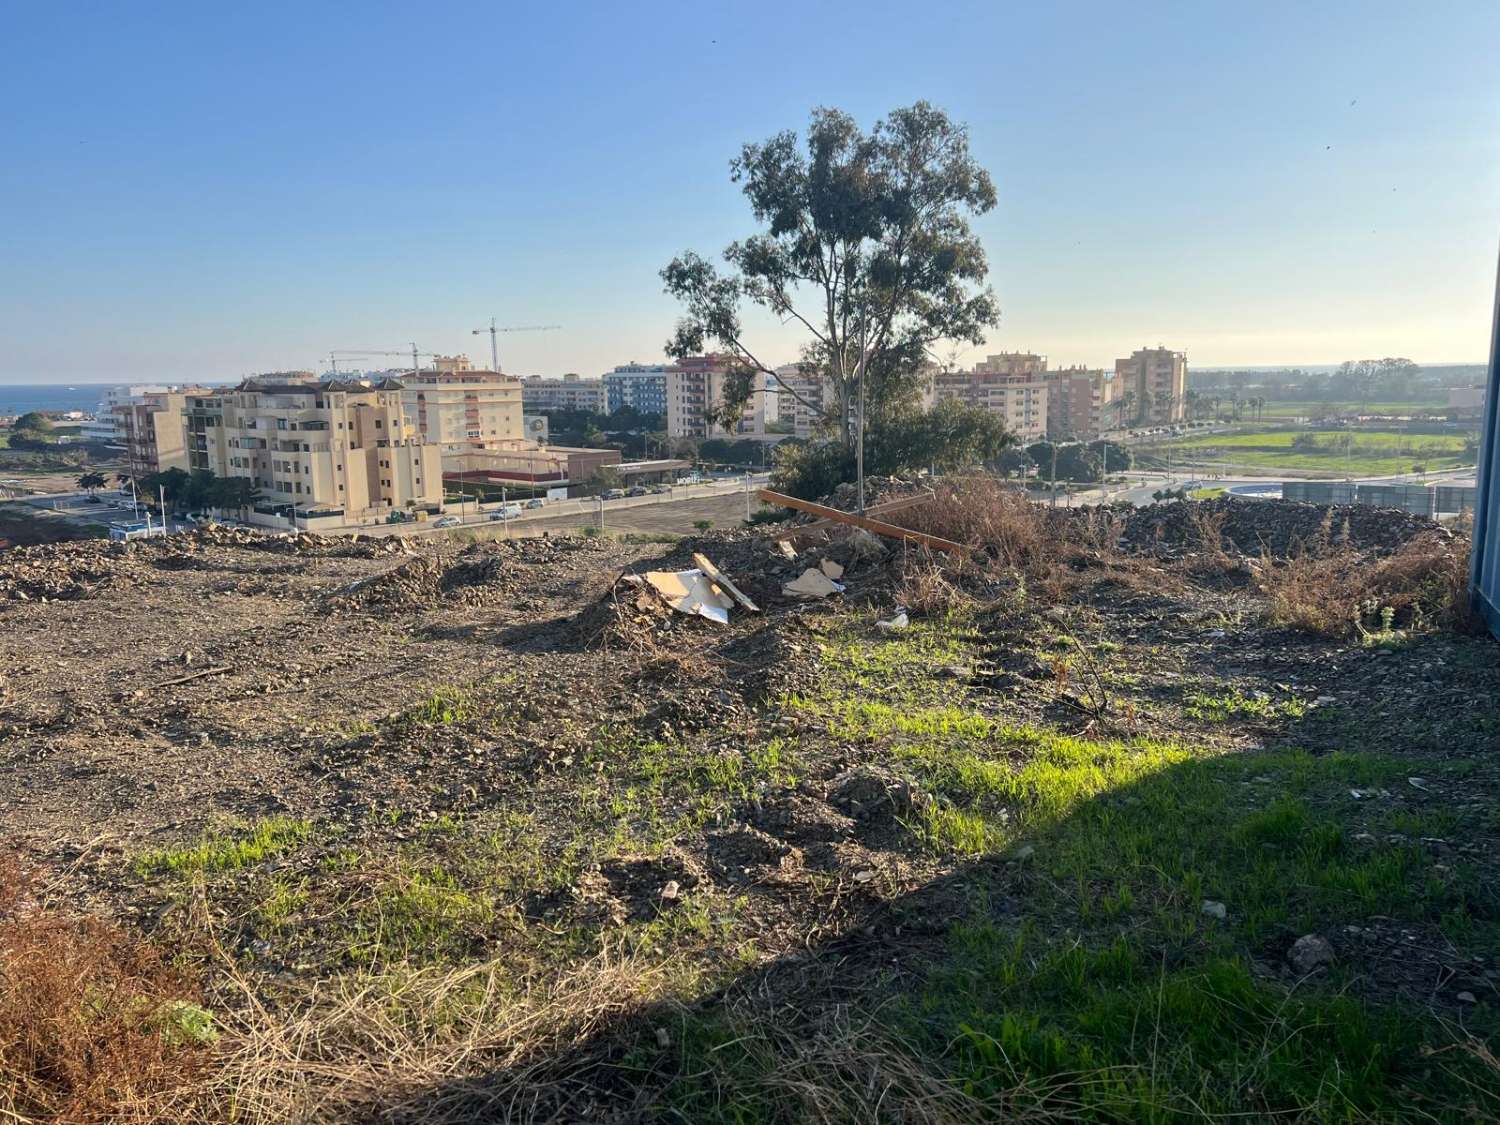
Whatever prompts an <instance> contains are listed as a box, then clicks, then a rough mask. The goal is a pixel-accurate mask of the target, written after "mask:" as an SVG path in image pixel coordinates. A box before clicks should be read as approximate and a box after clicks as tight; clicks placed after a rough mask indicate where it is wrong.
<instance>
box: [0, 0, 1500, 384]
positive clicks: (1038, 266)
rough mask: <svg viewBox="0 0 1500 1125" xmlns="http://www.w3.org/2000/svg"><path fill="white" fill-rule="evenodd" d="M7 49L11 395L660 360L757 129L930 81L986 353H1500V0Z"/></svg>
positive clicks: (640, 24) (1, 367)
mask: <svg viewBox="0 0 1500 1125" xmlns="http://www.w3.org/2000/svg"><path fill="white" fill-rule="evenodd" d="M0 42H3V43H4V44H5V65H4V67H3V68H0V381H5V382H80V381H85V380H88V381H107V380H122V379H138V378H158V379H186V378H193V377H198V378H232V377H235V376H237V375H240V374H244V373H246V372H251V371H258V370H267V369H278V368H293V367H299V368H300V367H313V366H315V365H317V364H318V363H319V360H320V357H321V356H324V355H326V353H327V352H328V350H329V349H330V348H354V347H391V348H397V347H404V346H408V341H412V340H415V341H416V342H417V343H418V344H419V345H420V346H421V347H422V349H423V350H425V351H439V352H452V351H459V350H468V351H469V352H470V354H472V355H474V356H475V358H476V359H478V358H481V357H484V358H487V356H488V342H487V341H485V340H483V339H482V338H473V337H471V336H470V335H469V329H471V328H473V327H476V326H478V325H480V324H484V323H487V320H488V318H489V317H490V316H491V315H494V316H496V317H498V318H499V321H500V323H502V324H535V323H548V324H550V323H556V324H560V325H563V326H564V330H563V331H560V332H549V333H537V334H530V335H528V334H517V335H513V336H509V337H504V336H502V337H501V341H502V345H503V350H502V353H501V357H502V366H504V367H505V368H506V369H507V370H514V371H517V372H519V373H523V374H529V373H558V372H562V371H570V370H576V371H580V372H584V373H586V374H598V373H600V372H602V371H604V370H607V369H608V368H609V367H610V366H612V365H613V364H615V363H620V362H625V361H627V360H631V359H637V360H641V361H650V360H656V359H659V358H660V357H661V349H662V345H663V343H664V341H665V340H666V338H667V335H668V333H669V331H670V328H671V324H672V321H673V319H674V316H675V310H674V306H673V304H672V303H671V302H670V301H669V300H668V299H667V298H666V297H665V296H663V295H662V293H661V286H660V282H659V280H658V278H657V271H658V270H659V269H660V268H661V266H662V265H663V264H664V263H665V262H666V261H667V260H668V259H670V258H671V257H672V255H674V254H676V253H678V252H680V251H682V250H684V249H687V248H694V249H698V250H700V251H703V252H712V253H714V254H717V253H718V252H719V251H720V250H721V249H722V248H723V246H724V245H726V244H727V243H728V242H730V241H731V240H732V239H734V238H736V237H740V236H742V235H744V234H746V233H748V232H749V231H750V229H751V226H752V224H751V220H750V216H749V212H748V208H747V207H746V205H745V202H744V200H743V198H742V197H741V196H740V195H739V193H738V190H737V189H736V188H735V187H734V186H733V185H732V184H731V183H730V182H729V178H728V174H727V163H728V161H729V159H730V157H731V156H732V155H733V154H734V152H735V151H736V149H737V147H738V146H739V145H740V144H741V143H742V142H744V141H747V140H759V139H763V138H764V137H766V136H769V135H770V134H772V133H773V132H775V131H777V130H779V129H782V128H787V127H797V128H800V127H801V126H802V125H803V124H804V123H805V121H806V117H807V113H808V110H809V109H810V108H811V107H813V106H815V105H820V104H824V105H833V106H838V107H840V108H843V109H845V110H847V111H849V112H851V113H853V114H854V115H855V116H857V117H858V118H860V119H861V120H862V121H864V122H866V123H869V122H871V121H873V120H874V119H875V118H876V117H878V116H880V115H881V114H883V113H884V112H885V111H886V110H888V109H890V108H892V107H894V106H896V105H900V104H907V103H910V102H911V101H914V100H916V99H918V98H926V99H928V100H930V101H933V102H935V103H937V104H939V105H941V106H943V107H944V108H946V109H947V110H948V111H949V112H950V113H951V114H952V115H953V116H954V117H956V118H958V119H960V120H962V121H966V122H967V123H968V124H969V126H970V128H971V131H972V138H973V148H974V151H975V154H976V155H977V156H978V158H979V159H980V160H981V161H982V162H983V163H984V164H985V165H986V166H987V167H988V168H989V169H990V171H991V173H992V174H993V176H994V178H995V181H996V184H997V187H998V190H999V196H1000V205H999V206H998V207H997V208H996V210H995V211H993V212H992V213H990V214H989V215H987V216H985V217H984V218H983V219H981V220H980V221H979V224H978V227H979V230H980V233H981V234H982V236H983V238H984V241H985V244H986V246H987V248H988V251H989V256H990V262H991V280H992V283H993V285H994V288H995V290H996V292H997V294H998V295H999V297H1000V301H1001V305H1002V307H1003V309H1004V317H1003V320H1002V324H1001V327H1000V328H999V329H998V331H996V332H995V333H994V334H993V335H992V336H991V339H990V342H989V344H990V349H991V350H999V349H1001V348H1028V349H1033V350H1037V351H1043V352H1046V353H1048V354H1049V355H1050V356H1051V357H1052V359H1053V361H1054V362H1055V363H1071V362H1083V363H1089V364H1094V365H1103V364H1107V363H1109V362H1111V361H1112V360H1113V359H1114V357H1115V356H1117V355H1124V354H1128V353H1129V351H1130V350H1131V349H1132V348H1134V347H1139V346H1141V345H1143V344H1147V343H1149V344H1152V345H1154V344H1157V343H1164V344H1167V345H1168V346H1171V347H1176V348H1182V349H1185V350H1186V351H1187V352H1188V355H1189V359H1190V362H1192V363H1195V364H1198V365H1202V366H1216V365H1225V364H1240V363H1243V364H1278V363H1298V362H1302V363H1334V362H1338V361H1340V360H1343V359H1349V358H1358V357H1362V356H1380V355H1387V354H1399V355H1409V356H1411V357H1413V358H1415V359H1417V360H1418V361H1419V362H1423V361H1425V362H1434V363H1435V362H1467V361H1478V360H1480V359H1482V358H1483V356H1484V355H1485V353H1486V349H1487V346H1488V341H1489V332H1490V322H1491V315H1492V304H1491V302H1492V300H1493V292H1494V282H1495V266H1496V251H1497V237H1500V71H1497V69H1496V66H1495V60H1494V52H1495V51H1496V49H1497V47H1500V3H1497V2H1496V0H1470V2H1445V0H1423V2H1415V0H1401V2H1397V3H1383V2H1370V0H1363V2H1358V3H1338V2H1330V0H1315V2H1312V3H1309V2H1306V0H1301V2H1298V3H1289V4H1280V3H1265V2H1257V3H1250V4H1245V3H1227V2H1221V0H1194V2H1188V3H1181V4H1158V3H1151V2H1147V0H1137V2H1135V3H1119V2H1110V3H1066V2H1063V3H1049V4H1032V3H1025V4H1021V3H1007V2H1002V0H983V2H976V3H965V4H950V3H944V2H942V0H928V2H925V3H910V2H907V3H900V4H894V3H891V4H887V3H883V2H863V3H860V4H852V3H848V4H832V3H820V2H818V0H801V2H799V3H789V4H781V3H779V2H771V0H761V2H759V3H755V4H748V3H746V4H726V3H713V2H703V0H700V2H698V3H683V4H662V3H653V2H651V0H643V2H640V3H635V4H618V3H607V4H606V3H598V4H595V3H553V4H547V5H531V4H496V3H493V2H490V3H447V2H443V0H433V2H429V3H422V4H417V3H411V2H407V3H402V4H374V3H358V4H355V3H345V4H331V3H320V2H317V0H313V2H299V3H295V4H293V3H279V2H259V3H253V4H235V5H225V4H213V3H208V4H205V3H203V2H202V0H195V2H194V3H191V4H188V3H175V2H159V3H151V2H148V3H132V4H124V3H104V2H97V3H90V4H68V3H56V4H48V3H43V2H41V0H0ZM781 333H782V330H781V329H779V328H777V327H776V326H774V325H771V324H768V323H765V324H760V325H759V326H758V328H757V343H758V344H759V346H761V347H762V348H764V349H766V350H767V351H770V352H772V353H777V352H780V353H782V354H784V356H785V358H787V359H791V358H794V349H795V343H796V341H795V338H794V337H792V336H791V335H790V334H788V335H786V336H785V337H784V338H781ZM391 362H392V363H398V362H399V361H396V360H393V361H391ZM382 365H383V364H382Z"/></svg>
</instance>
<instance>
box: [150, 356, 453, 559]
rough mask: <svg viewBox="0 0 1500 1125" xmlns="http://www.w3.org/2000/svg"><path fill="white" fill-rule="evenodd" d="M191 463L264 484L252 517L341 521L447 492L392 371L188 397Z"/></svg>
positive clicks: (318, 523) (184, 422)
mask: <svg viewBox="0 0 1500 1125" xmlns="http://www.w3.org/2000/svg"><path fill="white" fill-rule="evenodd" d="M179 426H180V428H181V430H182V432H183V433H184V435H185V438H186V445H187V451H188V465H187V467H188V468H193V469H207V470H209V471H210V472H212V473H214V474H215V475H217V476H222V477H244V478H246V479H248V480H250V481H252V482H253V484H254V485H255V487H256V488H257V489H258V490H259V491H260V493H261V497H262V499H261V502H260V503H259V504H257V505H256V507H255V509H254V510H253V512H251V513H249V518H250V521H251V522H252V523H268V524H273V525H276V526H282V525H283V524H284V523H285V522H286V520H287V518H288V513H289V512H290V513H293V515H294V517H295V521H296V523H297V525H298V526H306V527H311V528H314V529H317V528H337V527H342V526H346V525H357V524H360V523H367V522H370V521H372V520H378V519H382V518H384V517H385V516H386V515H387V514H389V513H390V512H391V511H392V510H393V509H404V508H410V507H423V508H434V507H436V506H438V505H441V503H442V500H443V469H442V453H441V450H440V449H439V448H438V446H437V445H435V444H427V443H426V442H424V441H423V440H422V438H421V436H420V435H419V434H418V433H417V431H416V428H415V427H414V426H413V425H412V424H411V423H410V422H409V421H408V420H407V417H406V411H405V407H404V403H403V388H402V386H401V384H400V383H399V382H398V381H396V380H384V381H382V382H379V383H375V384H370V383H363V382H345V383H319V382H316V381H297V382H291V381H286V382H276V381H261V380H256V379H249V380H246V381H245V382H244V383H242V384H241V385H240V386H238V387H236V388H234V389H233V390H223V391H205V392H202V393H199V394H196V395H188V396H186V402H185V411H184V413H183V414H181V415H180V416H179Z"/></svg>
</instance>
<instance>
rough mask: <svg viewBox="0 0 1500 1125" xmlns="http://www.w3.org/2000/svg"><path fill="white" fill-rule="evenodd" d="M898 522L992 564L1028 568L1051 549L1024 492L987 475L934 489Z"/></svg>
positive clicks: (1037, 510)
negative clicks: (974, 551) (976, 552)
mask: <svg viewBox="0 0 1500 1125" xmlns="http://www.w3.org/2000/svg"><path fill="white" fill-rule="evenodd" d="M900 517H901V518H900V522H902V523H905V524H906V525H907V526H909V527H911V528H913V529H915V530H917V531H925V532H927V533H928V534H931V535H939V536H942V537H943V538H945V539H952V540H955V541H956V542H959V543H964V544H967V545H968V546H971V547H976V548H980V549H983V550H985V551H986V552H988V553H989V554H990V555H992V556H993V557H994V559H995V561H996V562H998V563H1000V564H1002V565H1003V566H1009V567H1015V568H1016V569H1018V570H1033V569H1037V568H1039V567H1041V566H1043V565H1044V564H1045V563H1047V561H1048V560H1049V559H1050V557H1051V555H1052V551H1053V547H1054V546H1055V541H1054V540H1053V538H1052V536H1051V534H1050V532H1049V528H1048V519H1047V513H1046V511H1045V510H1044V509H1042V508H1041V507H1039V506H1038V505H1036V504H1034V503H1032V502H1031V500H1030V499H1029V498H1028V497H1027V495H1026V493H1025V492H1023V491H1021V490H1020V489H1017V488H1015V487H1013V486H1011V485H1008V484H1005V483H1004V482H1002V481H998V480H996V479H995V478H993V477H983V476H981V477H969V478H964V479H962V480H958V481H954V482H952V483H944V484H942V485H940V486H939V487H938V488H937V489H936V490H935V492H934V495H933V498H932V499H931V500H930V501H928V502H927V503H926V504H923V505H922V506H921V507H918V508H913V509H910V510H909V511H905V512H902V513H900Z"/></svg>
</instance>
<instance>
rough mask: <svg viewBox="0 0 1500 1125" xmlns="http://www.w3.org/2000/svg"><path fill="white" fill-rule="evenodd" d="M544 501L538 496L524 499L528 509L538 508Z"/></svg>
mask: <svg viewBox="0 0 1500 1125" xmlns="http://www.w3.org/2000/svg"><path fill="white" fill-rule="evenodd" d="M545 503H546V501H545V500H543V499H542V498H541V497H540V496H534V497H532V498H531V499H530V500H528V501H526V507H527V508H530V509H535V508H540V507H541V506H542V505H544V504H545Z"/></svg>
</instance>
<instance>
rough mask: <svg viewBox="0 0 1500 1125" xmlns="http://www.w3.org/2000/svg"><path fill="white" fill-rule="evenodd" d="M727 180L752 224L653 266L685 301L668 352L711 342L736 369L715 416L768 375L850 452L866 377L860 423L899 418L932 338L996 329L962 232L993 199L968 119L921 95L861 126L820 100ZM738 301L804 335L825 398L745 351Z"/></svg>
mask: <svg viewBox="0 0 1500 1125" xmlns="http://www.w3.org/2000/svg"><path fill="white" fill-rule="evenodd" d="M730 175H731V179H732V180H733V181H734V182H736V183H739V184H741V185H742V189H743V191H744V194H745V197H746V199H748V200H749V202H750V209H751V213H752V214H753V216H754V218H755V220H756V221H757V222H758V223H759V224H760V225H761V227H762V229H761V230H760V231H759V232H757V233H755V234H753V235H751V236H749V237H747V238H745V239H743V240H741V241H738V242H734V243H732V244H731V245H730V246H729V247H728V249H726V250H725V251H724V260H725V262H726V264H727V267H728V269H727V270H725V271H721V270H720V269H719V267H717V266H715V265H714V264H713V263H712V262H710V261H709V260H708V259H706V258H704V257H702V256H701V255H699V254H697V253H694V252H691V251H689V252H687V253H685V254H683V255H682V256H680V257H678V258H674V259H673V260H672V262H671V263H669V264H668V265H667V267H666V268H665V269H663V270H662V274H661V276H662V280H663V282H664V283H665V286H666V291H667V292H668V293H669V294H671V295H672V296H674V297H676V298H677V299H678V300H679V301H681V302H682V305H683V316H682V319H681V320H680V321H679V322H678V325H677V329H676V331H675V333H674V334H673V336H672V338H671V340H670V341H669V342H668V344H667V351H668V353H669V354H671V355H673V356H677V357H682V356H686V355H691V354H695V353H700V352H703V351H705V350H708V349H710V348H711V349H713V350H715V351H717V352H720V353H723V354H726V355H727V356H728V357H729V360H730V362H731V364H732V367H731V375H730V378H729V381H728V385H727V388H726V392H725V395H724V402H723V404H722V406H721V407H720V408H719V409H718V410H717V417H716V419H715V420H716V421H718V422H720V423H721V424H726V425H727V424H728V423H729V422H730V421H732V420H733V419H735V418H737V417H738V416H739V414H740V413H741V411H742V410H743V409H744V406H745V404H746V403H747V402H748V401H749V398H750V396H751V395H752V394H753V393H756V389H757V388H756V383H757V382H758V381H759V378H758V377H759V376H762V375H770V376H772V377H773V378H774V379H776V380H777V381H778V382H779V383H780V385H781V387H782V388H783V389H784V390H785V392H786V393H788V394H790V395H792V397H794V398H797V399H799V400H800V401H801V402H802V403H803V405H804V406H806V407H808V408H809V409H810V410H812V411H814V412H815V414H817V415H818V416H819V417H821V419H822V420H823V422H824V424H825V425H826V426H827V427H828V428H829V429H830V430H832V431H833V432H834V433H836V434H837V435H838V437H839V440H840V444H841V445H842V446H843V447H844V449H845V450H846V451H849V450H852V449H853V448H854V445H855V429H856V421H855V417H854V411H853V406H854V403H855V400H856V398H857V395H858V391H859V386H860V381H861V379H863V380H864V393H865V399H866V409H867V417H869V418H872V419H873V418H875V417H879V416H881V415H892V414H895V413H902V412H910V411H912V410H913V409H915V407H916V404H917V401H918V399H919V396H920V391H921V387H922V380H923V378H924V376H923V374H922V368H923V365H924V364H925V362H926V360H927V356H928V355H929V353H930V350H931V348H932V346H933V345H934V344H935V343H936V342H938V341H940V340H945V339H947V340H955V341H966V342H969V343H974V344H979V343H982V342H983V341H984V331H985V329H987V328H989V327H992V326H993V325H995V324H996V323H998V321H999V310H998V307H997V306H996V303H995V299H994V296H993V294H992V293H991V292H990V290H989V289H988V288H985V287H984V280H985V277H986V275H987V273H988V269H989V267H988V263H987V261H986V259H985V254H984V248H983V247H982V246H981V245H980V242H979V239H978V237H977V236H975V234H974V233H973V231H972V230H971V229H970V227H969V217H970V216H972V215H978V214H982V213H983V212H985V211H988V210H989V209H990V208H992V207H993V206H994V205H995V187H994V184H993V183H992V182H991V180H990V176H989V173H987V172H986V171H985V170H984V169H983V168H981V167H980V166H979V165H978V164H977V163H976V162H975V161H974V159H973V158H972V157H971V156H970V155H969V138H968V132H967V130H966V129H965V127H964V126H962V125H959V124H955V123H954V122H953V121H951V120H950V119H949V118H948V115H947V114H946V113H944V112H943V111H942V110H940V109H938V108H936V107H934V106H932V105H930V104H928V103H927V102H917V103H916V104H914V105H911V106H908V107H906V108H903V109H897V110H893V111H892V112H891V113H890V114H889V115H887V116H886V117H885V118H884V119H883V120H881V121H878V122H876V123H875V125H874V127H873V128H871V129H870V130H869V132H865V131H863V130H862V129H861V128H860V127H859V125H858V124H857V123H856V122H855V121H854V119H853V118H852V117H850V116H849V115H848V114H845V113H842V112H840V111H838V110H835V109H817V110H815V111H814V112H813V114H812V120H811V122H810V124H809V126H808V129H807V134H806V137H805V139H799V137H798V136H797V134H796V133H795V132H793V131H790V130H788V131H785V132H782V133H778V134H776V135H775V136H774V137H772V138H770V139H769V140H767V141H765V142H762V143H759V144H754V143H752V144H747V145H745V146H744V148H743V149H742V150H741V151H740V155H739V156H737V157H736V158H735V159H734V160H733V161H732V162H731V164H730ZM747 304H748V305H757V306H760V307H761V308H763V309H766V310H768V311H769V312H771V313H772V314H773V315H774V316H776V317H777V318H778V319H779V320H781V321H782V322H783V323H792V324H796V325H798V326H799V327H800V328H801V329H802V330H803V331H804V333H805V336H806V339H805V342H804V344H803V346H802V348H801V357H800V364H799V366H800V368H801V370H802V372H803V373H804V374H807V375H810V376H813V377H815V378H819V379H821V380H823V381H824V384H825V385H826V386H827V388H828V390H829V391H830V393H829V394H828V395H826V396H810V395H807V394H806V393H805V391H804V390H803V389H802V388H800V387H799V386H798V385H795V384H793V383H790V382H789V381H788V380H786V379H784V378H783V377H782V376H781V375H780V374H778V373H777V371H776V370H775V367H774V366H773V365H772V364H771V363H770V362H769V360H767V359H766V358H765V357H764V356H762V355H760V354H759V353H757V352H756V351H755V350H753V349H752V348H751V346H750V345H749V343H748V342H747V341H746V338H745V331H744V326H743V321H742V319H741V317H742V311H743V309H744V307H745V306H746V305H747ZM762 389H763V388H762Z"/></svg>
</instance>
